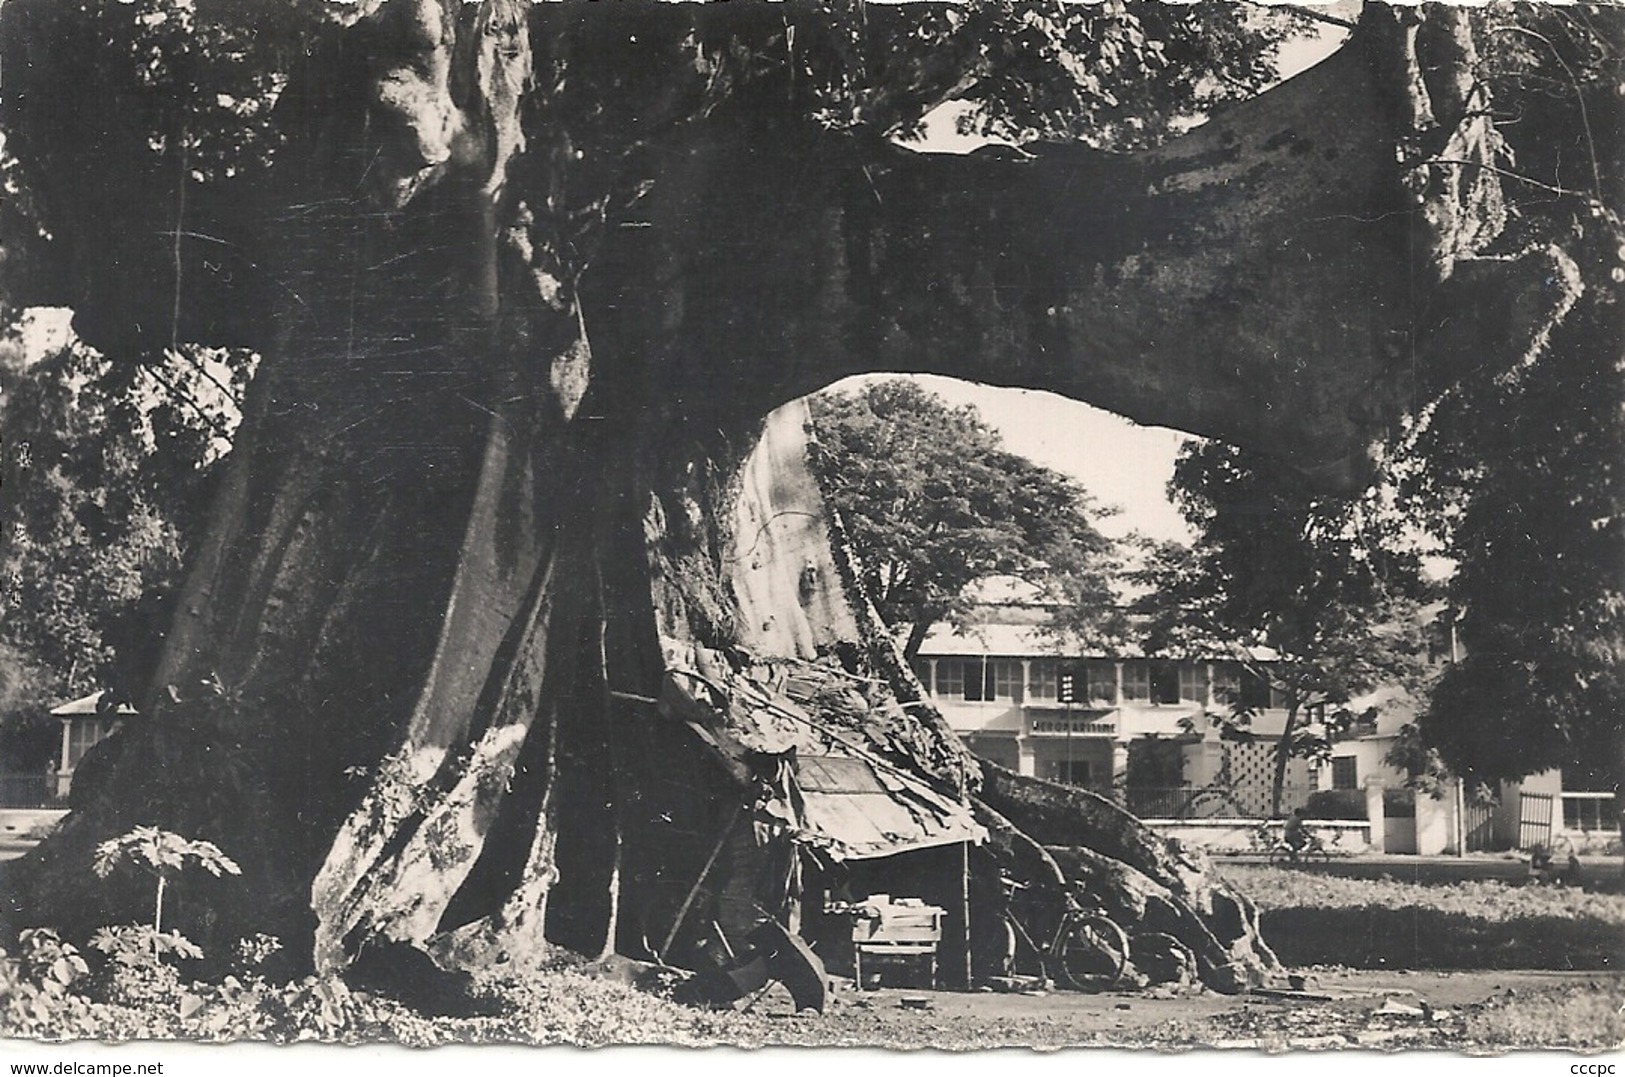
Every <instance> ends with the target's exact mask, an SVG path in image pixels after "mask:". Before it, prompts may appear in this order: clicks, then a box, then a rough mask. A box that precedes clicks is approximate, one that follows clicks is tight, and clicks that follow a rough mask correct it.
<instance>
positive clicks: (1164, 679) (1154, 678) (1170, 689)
mask: <svg viewBox="0 0 1625 1077" xmlns="http://www.w3.org/2000/svg"><path fill="white" fill-rule="evenodd" d="M1151 702H1153V703H1178V702H1179V666H1178V665H1176V664H1175V663H1173V662H1157V663H1155V664H1153V665H1152V667H1151Z"/></svg>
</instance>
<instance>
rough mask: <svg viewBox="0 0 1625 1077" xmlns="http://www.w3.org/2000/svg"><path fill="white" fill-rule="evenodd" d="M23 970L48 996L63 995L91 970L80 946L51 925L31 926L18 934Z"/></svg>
mask: <svg viewBox="0 0 1625 1077" xmlns="http://www.w3.org/2000/svg"><path fill="white" fill-rule="evenodd" d="M17 942H18V945H19V946H20V948H21V950H22V953H21V956H20V959H19V960H20V963H21V970H22V973H23V975H24V976H25V977H27V978H28V979H29V980H31V981H33V982H34V983H35V984H36V985H37V986H38V987H39V989H40V990H41V991H43V992H45V993H46V994H48V995H60V994H62V993H63V992H65V991H67V989H68V988H69V987H70V986H72V985H73V983H74V981H75V980H78V979H79V978H80V977H82V976H84V975H86V974H87V973H89V972H90V966H89V965H87V964H86V963H85V959H84V958H83V957H81V956H80V955H79V949H78V947H76V946H74V945H73V944H72V943H71V942H66V941H64V940H63V938H62V937H61V936H60V935H58V934H57V933H56V932H55V931H53V930H51V929H50V928H48V927H37V928H28V929H26V930H24V931H21V932H19V933H18V935H17Z"/></svg>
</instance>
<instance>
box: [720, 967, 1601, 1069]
mask: <svg viewBox="0 0 1625 1077" xmlns="http://www.w3.org/2000/svg"><path fill="white" fill-rule="evenodd" d="M1308 976H1309V980H1308V983H1307V985H1306V987H1307V989H1306V990H1305V991H1303V992H1301V993H1298V994H1296V995H1295V996H1293V997H1281V996H1280V995H1274V996H1272V995H1265V994H1249V995H1239V996H1238V995H1218V994H1214V993H1211V992H1205V991H1204V992H1199V993H1188V994H1176V993H1174V992H1171V991H1170V992H1162V993H1158V992H1156V991H1152V992H1149V993H1147V992H1141V993H1105V994H1080V993H1076V992H1069V991H1051V992H1047V993H1043V994H999V993H988V992H977V993H962V992H949V991H925V990H908V989H897V988H886V989H881V990H874V991H865V992H855V991H851V990H848V991H844V992H837V994H836V995H835V997H834V999H833V1000H832V1004H831V1006H830V1009H829V1011H828V1012H827V1013H826V1014H824V1015H823V1016H822V1017H819V1016H814V1015H811V1014H805V1015H799V1016H798V1015H794V1014H792V1013H790V1002H789V998H788V996H787V995H786V996H781V995H779V994H777V989H775V991H774V992H772V993H770V994H769V995H768V996H766V997H765V998H764V999H762V1000H761V1001H760V1002H759V1003H758V1004H757V1005H756V1006H755V1007H754V1009H753V1010H752V1014H751V1016H750V1017H747V1016H746V1015H743V1014H742V1015H740V1016H741V1017H745V1018H746V1020H745V1022H744V1024H746V1025H748V1026H749V1028H750V1032H749V1033H748V1034H747V1035H746V1036H745V1037H744V1041H748V1042H752V1043H759V1044H795V1045H807V1046H824V1045H849V1046H860V1045H862V1046H889V1047H904V1048H934V1049H944V1050H968V1049H977V1048H992V1047H1031V1048H1037V1049H1041V1050H1042V1049H1055V1048H1062V1047H1073V1046H1109V1047H1148V1048H1157V1049H1162V1050H1168V1049H1196V1048H1250V1049H1265V1050H1331V1049H1346V1048H1357V1049H1358V1048H1366V1049H1402V1048H1403V1049H1409V1048H1440V1049H1450V1050H1492V1051H1493V1050H1505V1049H1509V1048H1514V1047H1563V1048H1573V1049H1580V1050H1593V1051H1594V1050H1605V1049H1611V1048H1617V1047H1619V1046H1621V1045H1622V1044H1625V1034H1621V1032H1620V1031H1619V1026H1618V1025H1617V1024H1615V1025H1609V1024H1608V1023H1607V1022H1606V1021H1604V1022H1601V1023H1600V1027H1594V1028H1592V1027H1590V1026H1596V1025H1598V1024H1599V1023H1598V1022H1595V1021H1593V1022H1589V1023H1588V1027H1586V1028H1581V1029H1579V1030H1575V1029H1565V1028H1559V1027H1554V1028H1552V1029H1551V1030H1550V1035H1545V1034H1543V1033H1542V1032H1541V1031H1540V1030H1536V1031H1535V1032H1533V1033H1532V1034H1530V1035H1529V1036H1528V1037H1527V1038H1526V1039H1518V1040H1514V1041H1513V1042H1510V1043H1509V1042H1507V1041H1506V1040H1505V1039H1497V1038H1495V1037H1494V1036H1489V1037H1486V1036H1485V1035H1484V1034H1483V1032H1482V1028H1483V1026H1484V1025H1485V1024H1486V1021H1485V1018H1486V1017H1489V1018H1491V1019H1492V1021H1493V1018H1494V1011H1496V1010H1497V1009H1498V1008H1505V1007H1508V1006H1509V1005H1513V1006H1515V1005H1518V1004H1519V1002H1520V1000H1530V999H1546V998H1551V999H1554V1000H1557V1001H1560V1002H1561V1001H1564V1000H1567V999H1572V998H1576V997H1588V996H1594V997H1595V1004H1594V1005H1593V1007H1592V1008H1593V1009H1594V1010H1595V1011H1596V1012H1599V1013H1616V1014H1617V1013H1618V1011H1619V1010H1620V1009H1621V1008H1622V1007H1625V976H1622V975H1621V974H1619V973H1617V972H1605V973H1595V972H1592V973H1573V972H1543V971H1513V972H1493V971H1470V972H1427V973H1406V972H1368V971H1357V970H1325V971H1318V972H1310V973H1309V974H1308ZM1565 1004H1566V1003H1565ZM752 1017H754V1019H752ZM741 1031H742V1032H743V1031H744V1030H743V1029H741ZM758 1037H759V1038H758Z"/></svg>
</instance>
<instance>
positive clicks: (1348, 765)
mask: <svg viewBox="0 0 1625 1077" xmlns="http://www.w3.org/2000/svg"><path fill="white" fill-rule="evenodd" d="M1359 787H1360V762H1359V760H1357V759H1355V758H1354V757H1353V756H1352V755H1342V756H1338V757H1337V758H1336V759H1333V760H1332V788H1333V789H1358V788H1359Z"/></svg>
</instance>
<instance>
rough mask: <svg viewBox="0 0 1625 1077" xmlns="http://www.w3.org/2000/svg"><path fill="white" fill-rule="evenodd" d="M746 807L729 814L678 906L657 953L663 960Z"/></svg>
mask: <svg viewBox="0 0 1625 1077" xmlns="http://www.w3.org/2000/svg"><path fill="white" fill-rule="evenodd" d="M744 808H745V806H744V805H743V804H735V805H734V810H733V814H732V815H730V816H728V825H727V826H725V827H723V828H722V833H721V834H719V835H718V836H717V843H716V844H715V845H714V846H712V847H711V855H710V856H708V857H706V858H705V866H704V867H703V868H701V869H700V876H699V878H697V879H695V880H694V885H693V886H691V887H689V888H688V896H687V897H685V898H683V904H682V905H681V906H680V907H679V908H678V910H677V915H676V917H674V918H673V919H672V922H671V929H670V930H669V931H667V932H666V941H665V942H663V943H661V944H660V952H659V953H658V954H656V955H655V956H656V957H658V958H659V959H660V960H661V961H664V960H666V952H667V951H668V950H670V949H671V944H672V943H673V942H675V941H676V939H677V930H678V929H679V928H681V927H682V926H683V921H684V920H685V919H687V918H688V910H689V908H690V907H691V906H693V904H694V898H695V896H696V895H697V894H699V892H700V887H702V886H704V885H705V879H706V876H708V875H710V874H711V869H712V867H714V866H715V865H716V862H717V857H718V856H719V855H721V853H722V847H723V846H724V845H726V844H727V842H728V835H730V834H732V833H733V832H734V824H735V823H737V822H738V821H739V813H740V812H741V811H743V810H744ZM723 945H724V946H726V945H727V942H726V941H724V943H723Z"/></svg>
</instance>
